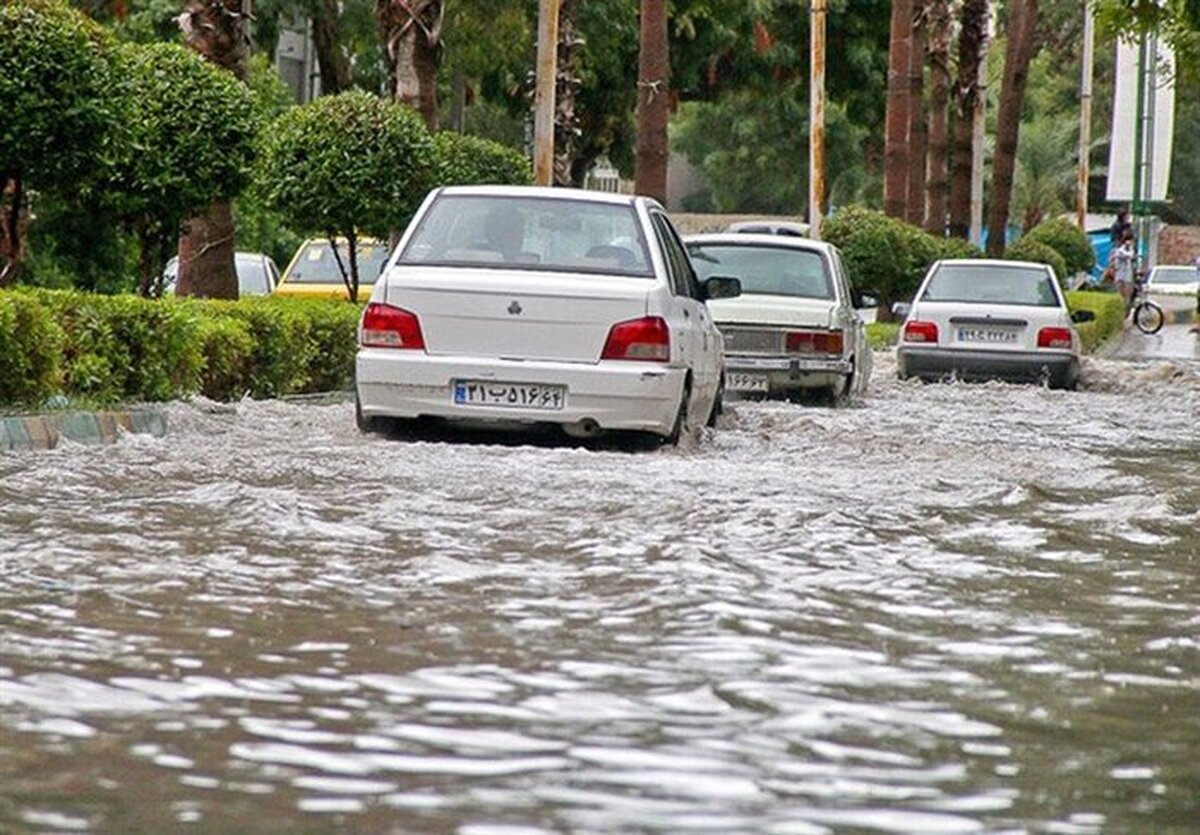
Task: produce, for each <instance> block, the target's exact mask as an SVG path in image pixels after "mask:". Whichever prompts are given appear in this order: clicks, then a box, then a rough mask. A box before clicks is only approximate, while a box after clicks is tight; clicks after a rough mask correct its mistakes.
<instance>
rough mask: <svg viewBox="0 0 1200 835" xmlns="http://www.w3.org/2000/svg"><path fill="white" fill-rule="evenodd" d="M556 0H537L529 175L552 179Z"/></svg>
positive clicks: (539, 179) (545, 182) (549, 182)
mask: <svg viewBox="0 0 1200 835" xmlns="http://www.w3.org/2000/svg"><path fill="white" fill-rule="evenodd" d="M558 6H559V0H538V43H537V80H536V87H535V89H534V98H533V179H534V182H535V183H537V184H538V185H539V186H549V185H553V183H554V107H555V102H554V93H555V82H556V81H557V78H558Z"/></svg>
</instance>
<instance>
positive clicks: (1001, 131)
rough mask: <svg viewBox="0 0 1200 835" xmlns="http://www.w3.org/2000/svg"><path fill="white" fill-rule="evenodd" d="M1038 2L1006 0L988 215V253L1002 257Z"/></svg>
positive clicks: (995, 256) (1031, 57) (1035, 0)
mask: <svg viewBox="0 0 1200 835" xmlns="http://www.w3.org/2000/svg"><path fill="white" fill-rule="evenodd" d="M1037 16H1038V3H1037V0H1009V4H1008V43H1007V45H1006V46H1005V49H1004V80H1003V82H1002V84H1001V87H1000V109H999V110H998V111H997V112H996V150H995V153H994V154H993V156H992V204H991V209H990V211H989V212H988V240H987V254H988V255H989V256H990V257H992V258H999V257H1000V256H1001V255H1003V254H1004V247H1005V240H1004V238H1005V235H1004V233H1005V230H1006V229H1007V227H1008V211H1009V205H1010V203H1011V201H1012V187H1013V173H1014V170H1015V169H1016V164H1017V141H1018V134H1019V132H1020V128H1021V103H1022V102H1023V101H1024V98H1025V81H1026V79H1027V78H1028V76H1029V62H1030V61H1031V60H1033V53H1034V50H1035V45H1036V32H1035V27H1036V25H1037Z"/></svg>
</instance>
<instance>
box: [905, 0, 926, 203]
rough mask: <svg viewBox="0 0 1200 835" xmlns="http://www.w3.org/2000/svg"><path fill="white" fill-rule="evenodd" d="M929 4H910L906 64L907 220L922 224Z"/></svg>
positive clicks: (923, 1)
mask: <svg viewBox="0 0 1200 835" xmlns="http://www.w3.org/2000/svg"><path fill="white" fill-rule="evenodd" d="M928 30H929V0H913V23H912V53H911V54H910V55H909V62H908V161H909V165H908V198H907V199H906V200H905V202H906V203H907V207H906V209H907V210H906V212H905V214H906V218H905V219H906V220H907V221H908V222H909V223H911V224H913V225H914V226H922V225H924V223H925V177H926V169H925V165H926V162H925V156H926V153H927V149H928V145H929V129H928V126H927V123H926V121H925V120H926V116H927V111H926V108H925V51H926V44H927V43H928V39H929V31H928Z"/></svg>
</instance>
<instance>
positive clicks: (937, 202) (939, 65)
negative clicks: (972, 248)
mask: <svg viewBox="0 0 1200 835" xmlns="http://www.w3.org/2000/svg"><path fill="white" fill-rule="evenodd" d="M928 40H929V137H928V140H927V147H928V175H927V177H928V197H929V199H928V204H927V211H926V213H925V228H926V229H927V230H928V231H930V232H932V233H934V234H935V235H942V234H944V233H945V230H946V196H947V194H948V193H949V191H950V181H949V172H948V171H947V168H946V159H947V157H946V154H947V151H948V150H949V146H948V144H947V133H946V130H947V127H948V124H947V116H948V113H947V107H948V106H949V103H950V3H949V0H931V1H930V3H929V39H928Z"/></svg>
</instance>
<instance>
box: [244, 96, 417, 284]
mask: <svg viewBox="0 0 1200 835" xmlns="http://www.w3.org/2000/svg"><path fill="white" fill-rule="evenodd" d="M435 164H436V158H435V150H434V144H433V138H432V137H431V136H430V135H429V133H428V131H426V130H425V125H424V123H423V122H422V121H421V118H420V117H419V116H418V115H417V114H416V112H415V111H413V110H412V109H411V108H409V107H406V106H405V105H401V104H396V103H393V102H389V101H385V100H383V99H381V98H379V97H377V96H372V95H370V94H368V93H364V92H361V91H350V92H346V93H341V94H339V95H336V96H325V97H322V98H319V99H317V100H315V101H313V102H311V103H309V104H306V105H302V106H300V107H294V108H292V109H291V110H289V111H287V112H285V113H284V114H283V115H282V116H280V117H279V119H277V120H276V121H275V122H274V123H273V124H272V125H271V127H270V129H269V130H267V131H266V133H265V137H264V141H263V143H262V156H261V160H260V164H259V166H258V170H257V175H256V184H257V189H258V193H259V195H260V196H261V198H262V199H263V201H264V202H265V203H266V204H267V205H268V206H269V207H271V208H272V209H274V210H275V211H277V212H279V213H280V214H281V215H282V216H283V217H284V218H285V220H286V221H287V222H288V224H289V225H291V226H293V227H294V228H296V229H297V230H299V231H302V232H306V233H311V234H319V235H325V236H327V237H329V238H331V239H332V238H335V237H339V236H340V237H345V238H347V239H348V240H350V241H351V242H352V243H353V242H354V241H355V240H357V238H358V235H359V234H360V233H363V234H367V235H371V236H374V237H378V238H384V239H386V238H387V237H388V236H389V235H390V234H391V233H392V232H394V231H396V230H399V229H403V228H404V226H405V225H406V224H407V223H408V221H409V219H410V218H411V217H412V215H413V213H414V212H415V211H416V209H417V207H418V205H419V204H420V201H421V199H422V198H423V197H424V196H425V193H426V192H427V191H428V189H429V187H430V186H431V185H432V182H433V177H434V174H435ZM344 277H345V279H346V285H347V291H348V292H349V297H350V298H351V299H353V298H355V297H356V296H357V293H358V265H357V259H356V257H355V248H354V247H353V246H351V247H350V264H349V268H348V270H347V271H346V273H345V276H344Z"/></svg>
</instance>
